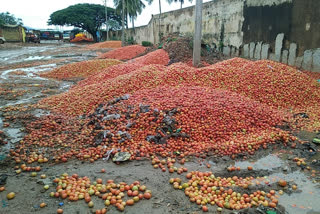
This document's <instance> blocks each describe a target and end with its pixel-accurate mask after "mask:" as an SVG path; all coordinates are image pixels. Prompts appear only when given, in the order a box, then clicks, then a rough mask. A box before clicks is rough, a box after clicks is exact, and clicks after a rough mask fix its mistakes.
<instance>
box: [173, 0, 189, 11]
mask: <svg viewBox="0 0 320 214" xmlns="http://www.w3.org/2000/svg"><path fill="white" fill-rule="evenodd" d="M172 2H175V3H177V2H180V9H182V5H183V4H184V0H168V3H169V4H171V3H172ZM189 2H190V3H192V0H189Z"/></svg>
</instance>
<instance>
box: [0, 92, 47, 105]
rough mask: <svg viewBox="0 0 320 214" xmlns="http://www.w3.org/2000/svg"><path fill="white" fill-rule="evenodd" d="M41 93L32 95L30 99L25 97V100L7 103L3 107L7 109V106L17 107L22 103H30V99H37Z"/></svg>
mask: <svg viewBox="0 0 320 214" xmlns="http://www.w3.org/2000/svg"><path fill="white" fill-rule="evenodd" d="M41 95H42V93H36V94H33V96H31V97H27V98H25V99H20V100H18V101H16V102H9V103H7V104H6V105H4V107H7V106H13V105H18V104H23V103H31V101H32V99H34V98H36V97H39V96H41ZM2 107H3V106H2Z"/></svg>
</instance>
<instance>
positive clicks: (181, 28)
mask: <svg viewBox="0 0 320 214" xmlns="http://www.w3.org/2000/svg"><path fill="white" fill-rule="evenodd" d="M319 12H320V0H213V1H211V2H207V3H204V4H203V14H202V16H203V18H202V41H203V42H204V43H207V44H210V45H213V44H214V45H215V46H216V47H217V46H219V45H220V44H223V45H224V48H223V53H224V54H226V55H231V56H237V55H239V54H240V55H242V56H243V57H247V58H253V59H261V58H262V59H272V60H276V61H281V62H284V63H287V64H290V65H296V66H298V67H301V68H304V69H312V70H315V71H320V68H319V67H320V66H319V64H320V62H318V61H317V60H318V59H319V60H320V56H319V55H320V53H318V51H319V49H317V48H319V47H320V14H319ZM160 21H161V22H160V23H161V25H160V29H159V15H154V16H153V17H152V19H151V20H150V22H149V24H148V25H146V26H141V27H138V28H136V29H135V32H134V31H133V30H132V29H129V30H128V32H127V38H128V37H133V38H134V39H135V40H136V41H137V42H138V43H141V42H142V41H150V42H152V43H159V32H161V33H162V34H163V35H164V36H166V35H168V34H170V33H180V34H186V35H188V34H189V35H192V34H193V31H194V7H188V8H183V9H180V10H176V11H171V12H167V13H163V14H162V16H161V20H160ZM118 33H119V32H117V33H112V34H115V35H117V34H118ZM118 36H120V35H118Z"/></svg>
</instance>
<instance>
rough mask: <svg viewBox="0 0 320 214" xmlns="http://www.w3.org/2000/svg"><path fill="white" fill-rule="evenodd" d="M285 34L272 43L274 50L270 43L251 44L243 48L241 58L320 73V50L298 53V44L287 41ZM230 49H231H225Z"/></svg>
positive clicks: (278, 36)
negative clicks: (262, 60)
mask: <svg viewBox="0 0 320 214" xmlns="http://www.w3.org/2000/svg"><path fill="white" fill-rule="evenodd" d="M285 38H288V37H286V36H285V34H284V33H280V34H278V35H277V36H276V37H275V38H274V41H273V42H272V43H274V44H275V48H274V50H272V49H271V48H270V47H271V45H270V44H268V43H264V42H262V41H260V42H250V43H248V44H244V45H243V47H242V48H241V51H240V52H241V53H242V54H241V55H238V56H241V57H244V58H250V59H256V60H259V59H270V60H273V61H277V62H282V63H285V64H288V65H291V66H295V67H297V68H299V69H303V70H310V71H316V72H320V48H314V49H308V50H305V51H304V52H303V53H302V54H299V52H298V44H297V43H295V42H291V41H288V40H286V39H285ZM225 48H226V49H228V48H229V47H225Z"/></svg>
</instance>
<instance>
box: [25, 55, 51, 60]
mask: <svg viewBox="0 0 320 214" xmlns="http://www.w3.org/2000/svg"><path fill="white" fill-rule="evenodd" d="M47 59H51V56H29V57H28V58H26V59H24V61H33V60H47Z"/></svg>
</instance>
